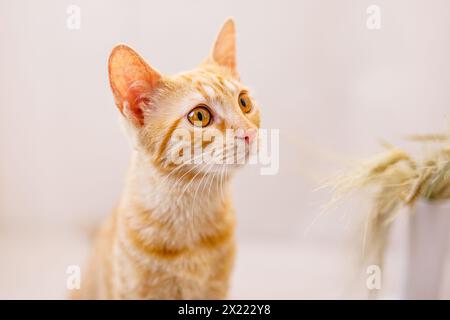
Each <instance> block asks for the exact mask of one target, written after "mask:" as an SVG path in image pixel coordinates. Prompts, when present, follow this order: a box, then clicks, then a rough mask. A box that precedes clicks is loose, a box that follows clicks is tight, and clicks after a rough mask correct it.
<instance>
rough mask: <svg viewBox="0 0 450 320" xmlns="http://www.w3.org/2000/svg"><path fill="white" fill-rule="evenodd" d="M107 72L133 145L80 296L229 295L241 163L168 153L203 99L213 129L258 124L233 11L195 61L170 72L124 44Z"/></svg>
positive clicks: (115, 52)
mask: <svg viewBox="0 0 450 320" xmlns="http://www.w3.org/2000/svg"><path fill="white" fill-rule="evenodd" d="M109 76H110V82H111V87H112V90H113V93H114V98H115V101H116V104H117V106H118V108H119V110H120V111H121V113H122V115H123V119H124V120H125V121H124V122H125V126H126V128H127V129H128V133H129V136H130V138H131V140H132V144H133V148H134V151H133V156H132V161H131V165H130V169H129V172H128V175H127V179H126V184H125V188H124V191H123V194H122V197H121V199H120V201H119V204H118V206H117V208H116V209H115V210H114V212H113V214H112V215H111V216H110V217H109V218H108V219H107V220H106V222H105V223H104V224H103V226H102V227H101V230H100V231H99V233H98V236H97V238H96V242H95V245H94V248H93V250H92V252H91V256H90V259H89V264H88V267H87V269H83V270H82V275H83V276H82V282H81V289H80V290H78V291H74V298H81V299H222V298H225V297H226V295H227V292H228V288H229V280H230V274H231V271H232V266H233V261H234V256H235V239H234V230H235V215H234V211H233V206H232V203H231V197H230V193H229V188H228V185H229V183H228V182H229V178H230V176H231V174H232V172H233V170H234V168H235V166H230V167H228V168H222V167H214V168H212V167H209V168H208V169H205V168H200V169H198V168H197V169H196V168H194V166H193V165H188V166H184V167H183V166H182V165H174V164H173V163H170V162H169V161H168V159H167V154H168V152H169V150H170V149H171V148H172V147H173V145H172V144H171V136H172V134H173V132H174V131H175V130H176V129H178V128H185V129H188V130H193V129H192V128H191V127H190V124H189V123H188V122H187V121H186V112H188V111H189V109H192V108H193V107H195V105H197V104H199V103H204V104H206V105H208V106H209V107H211V109H213V112H214V123H213V124H212V125H211V126H212V127H214V128H215V129H219V130H221V131H223V132H224V130H225V129H227V128H234V129H237V128H240V129H244V130H252V129H255V128H258V127H259V110H258V109H257V108H256V106H254V108H253V110H252V111H251V112H250V113H248V114H243V113H242V111H241V110H240V109H239V105H238V104H237V96H238V95H239V93H240V92H242V90H247V89H245V88H244V87H243V86H242V84H241V83H240V81H239V76H238V73H237V71H236V62H235V30H234V23H233V21H232V20H228V21H227V22H226V23H225V24H224V26H223V27H222V30H221V32H220V33H219V35H218V38H217V40H216V43H215V45H214V47H213V50H212V53H211V55H210V57H209V58H208V59H206V60H205V62H204V63H203V64H202V65H201V66H200V67H198V68H197V69H194V70H192V71H190V72H185V73H182V74H179V75H176V76H163V75H161V74H160V73H159V72H158V71H156V70H155V69H153V68H152V67H150V66H149V65H148V64H147V63H146V62H145V61H144V60H143V59H142V58H141V57H140V56H139V55H138V54H137V53H136V52H135V51H133V50H132V49H131V48H129V47H127V46H124V45H119V46H117V47H116V48H114V50H113V52H112V53H111V57H110V60H109ZM203 130H205V131H206V130H208V128H204V129H203ZM191 143H192V142H191ZM213 169H214V170H213ZM225 169H226V172H225ZM219 173H220V175H219Z"/></svg>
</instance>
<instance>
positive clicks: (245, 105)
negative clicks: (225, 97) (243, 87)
mask: <svg viewBox="0 0 450 320" xmlns="http://www.w3.org/2000/svg"><path fill="white" fill-rule="evenodd" d="M238 101H239V106H240V107H241V110H242V112H244V113H249V112H250V111H251V110H252V107H253V105H252V101H251V100H250V97H249V96H248V94H247V93H246V92H242V93H241V94H240V95H239V99H238Z"/></svg>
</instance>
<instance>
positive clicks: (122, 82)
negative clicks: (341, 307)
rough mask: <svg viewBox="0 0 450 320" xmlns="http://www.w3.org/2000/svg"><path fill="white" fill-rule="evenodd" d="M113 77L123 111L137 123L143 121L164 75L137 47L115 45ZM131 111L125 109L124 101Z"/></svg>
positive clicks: (110, 65) (117, 102)
mask: <svg viewBox="0 0 450 320" xmlns="http://www.w3.org/2000/svg"><path fill="white" fill-rule="evenodd" d="M109 78H110V84H111V88H112V91H113V94H114V98H115V100H116V105H117V107H118V108H119V110H120V111H121V112H122V114H124V115H125V116H127V117H131V118H132V119H133V120H134V121H135V122H137V123H138V124H140V125H142V124H143V120H144V118H143V111H142V108H141V107H142V106H143V105H144V104H145V103H146V102H148V99H149V97H150V95H151V93H152V91H153V89H154V88H155V87H156V86H157V84H158V81H159V79H160V78H161V75H160V74H159V73H158V72H157V71H156V70H154V69H153V68H151V67H150V66H149V65H148V64H147V63H146V62H145V61H144V59H142V58H141V56H139V54H138V53H136V52H135V51H134V50H133V49H131V48H130V47H127V46H125V45H119V46H117V47H115V48H114V49H113V51H112V53H111V56H110V58H109ZM125 102H126V103H127V106H128V107H127V109H128V110H127V112H124V110H123V108H124V103H125Z"/></svg>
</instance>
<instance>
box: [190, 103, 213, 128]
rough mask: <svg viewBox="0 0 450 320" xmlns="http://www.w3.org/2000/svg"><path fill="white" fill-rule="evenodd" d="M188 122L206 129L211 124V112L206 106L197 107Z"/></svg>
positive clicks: (191, 112)
mask: <svg viewBox="0 0 450 320" xmlns="http://www.w3.org/2000/svg"><path fill="white" fill-rule="evenodd" d="M187 117H188V120H189V122H190V123H192V124H193V125H194V126H196V127H201V128H204V127H206V126H207V125H209V124H210V123H211V118H212V116H211V112H209V110H208V108H207V107H206V106H202V105H200V106H197V107H195V108H194V109H192V110H191V111H190V112H189V113H188V115H187Z"/></svg>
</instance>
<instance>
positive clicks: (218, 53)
mask: <svg viewBox="0 0 450 320" xmlns="http://www.w3.org/2000/svg"><path fill="white" fill-rule="evenodd" d="M209 59H210V60H213V62H215V63H217V64H218V65H220V66H222V67H226V68H228V69H230V70H231V72H232V73H233V75H234V76H236V77H238V72H237V69H236V28H235V25H234V20H233V19H232V18H229V19H227V20H226V21H225V23H224V24H223V26H222V28H221V29H220V32H219V34H218V35H217V38H216V41H215V43H214V46H213V48H212V51H211V55H210V58H209Z"/></svg>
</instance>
